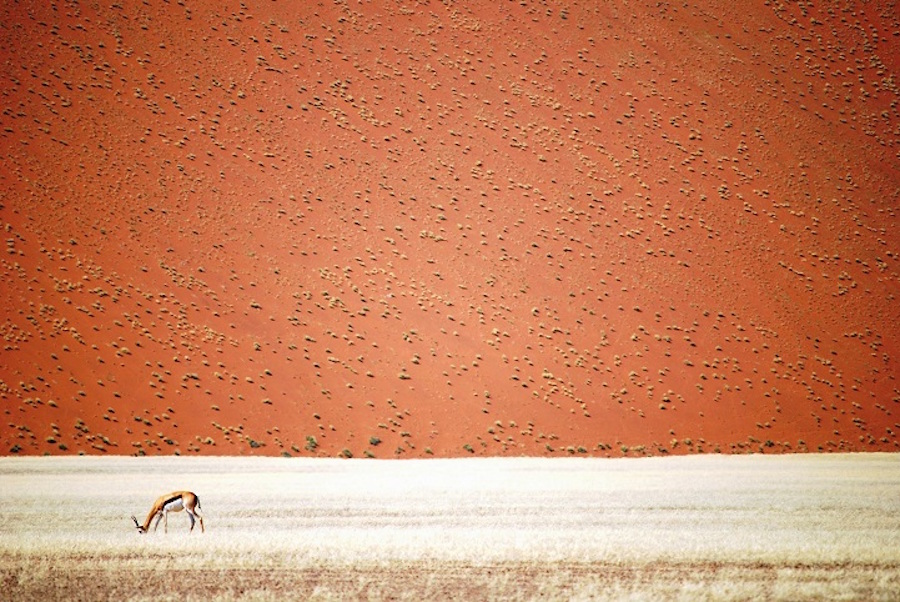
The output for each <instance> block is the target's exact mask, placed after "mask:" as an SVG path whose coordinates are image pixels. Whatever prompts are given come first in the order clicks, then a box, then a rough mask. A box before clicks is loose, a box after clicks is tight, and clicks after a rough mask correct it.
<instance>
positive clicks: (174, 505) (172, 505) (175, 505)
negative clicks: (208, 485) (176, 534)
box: [163, 498, 184, 512]
mask: <svg viewBox="0 0 900 602" xmlns="http://www.w3.org/2000/svg"><path fill="white" fill-rule="evenodd" d="M163 509H164V510H165V511H166V512H179V511H181V510H184V501H183V500H182V499H181V498H178V499H177V500H172V501H171V502H169V503H168V504H166V505H165V506H163Z"/></svg>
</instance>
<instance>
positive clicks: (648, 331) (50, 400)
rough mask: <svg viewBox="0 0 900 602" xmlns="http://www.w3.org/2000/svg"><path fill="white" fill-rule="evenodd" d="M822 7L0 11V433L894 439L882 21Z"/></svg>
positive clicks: (668, 444)
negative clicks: (0, 238) (1, 236)
mask: <svg viewBox="0 0 900 602" xmlns="http://www.w3.org/2000/svg"><path fill="white" fill-rule="evenodd" d="M828 6H829V8H815V7H813V6H812V3H803V2H800V3H794V2H786V3H781V2H758V3H749V4H748V3H734V2H730V1H724V0H711V1H709V2H700V3H666V2H661V3H656V2H647V3H640V2H638V3H621V2H606V1H602V2H580V1H577V0H576V1H575V2H565V3H560V2H556V1H554V0H550V1H548V2H532V1H531V0H526V1H522V2H518V1H513V2H511V1H507V0H501V1H500V2H483V1H478V2H465V3H462V2H460V3H440V2H427V1H426V2H356V1H349V2H322V3H313V2H284V1H282V2H266V3H259V4H257V3H247V4H243V3H237V2H231V1H228V0H226V1H224V2H223V1H215V2H212V1H202V2H184V1H167V2H146V3H139V2H131V1H126V2H117V3H101V4H91V3H76V2H46V1H44V0H24V1H22V2H7V3H4V5H3V6H2V7H0V24H2V25H0V49H2V53H3V57H4V58H3V64H2V67H0V69H2V78H3V79H2V81H3V83H2V86H0V104H2V116H0V123H2V130H0V144H2V153H3V158H2V168H0V178H2V179H0V184H2V191H3V192H2V197H0V218H2V220H0V221H2V226H3V228H4V230H5V238H6V245H5V249H4V252H3V255H2V259H0V261H2V264H0V269H2V275H3V282H4V286H3V287H2V316H0V329H2V333H3V339H4V340H3V351H2V354H0V387H2V389H0V400H2V408H3V414H4V415H3V422H2V427H0V453H3V454H14V453H15V454H44V453H50V454H63V453H65V454H74V453H81V452H85V453H91V454H96V453H108V454H144V453H146V454H173V453H181V454H266V455H277V454H290V455H327V456H334V455H337V454H341V453H344V454H345V455H349V454H352V455H353V456H355V457H360V456H364V455H367V454H371V455H374V456H376V457H415V456H424V457H428V456H429V455H433V456H459V455H468V454H470V453H473V454H479V455H505V454H509V455H523V454H548V455H556V454H571V453H574V454H589V455H615V456H618V455H621V454H623V453H626V454H631V455H638V454H653V455H657V454H666V453H698V452H716V451H721V452H724V453H744V452H758V451H763V452H766V453H770V452H771V453H782V452H798V451H817V450H822V451H838V450H841V451H876V450H878V451H896V450H897V448H898V439H897V433H898V431H900V424H898V423H900V413H898V412H900V383H898V380H897V379H898V372H900V370H898V365H897V363H896V362H897V361H898V356H900V349H898V345H900V337H898V324H900V304H898V302H897V295H898V292H900V286H898V252H900V248H898V246H900V244H898V243H900V239H898V235H897V216H896V212H897V211H898V207H897V203H898V197H900V192H898V189H900V138H898V136H900V125H898V124H900V107H898V100H900V97H898V89H897V76H898V71H900V50H898V49H900V17H898V13H897V12H896V11H895V10H894V8H895V7H894V5H893V3H892V2H887V1H870V2H864V1H862V0H848V1H847V2H843V3H840V5H837V4H834V5H831V4H829V5H828ZM311 442H313V443H314V444H310V443H311Z"/></svg>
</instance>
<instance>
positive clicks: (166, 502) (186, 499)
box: [131, 491, 206, 533]
mask: <svg viewBox="0 0 900 602" xmlns="http://www.w3.org/2000/svg"><path fill="white" fill-rule="evenodd" d="M182 510H185V511H186V512H187V514H188V518H190V519H191V531H193V530H194V522H195V520H194V519H199V520H200V530H201V531H203V532H204V533H205V532H206V529H205V528H204V526H203V517H202V516H200V513H199V512H198V510H200V498H198V497H197V495H196V494H195V493H193V492H190V491H173V492H172V493H169V494H167V495H164V496H162V497H160V498H159V499H157V500H156V501H155V502H154V503H153V508H151V509H150V514H148V515H147V520H145V521H144V524H143V525H142V524H140V523H139V522H138V520H137V519H136V518H135V517H134V516H132V517H131V520H133V521H134V526H135V527H137V530H138V533H146V532H147V531H149V530H150V522H151V521H153V518H154V517H156V524H155V525H154V526H153V530H154V531H156V530H157V529H158V528H159V521H163V528H164V529H165V532H166V533H168V532H169V517H168V515H169V512H181V511H182ZM188 532H189V533H190V531H188Z"/></svg>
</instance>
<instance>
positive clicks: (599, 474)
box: [0, 454, 900, 600]
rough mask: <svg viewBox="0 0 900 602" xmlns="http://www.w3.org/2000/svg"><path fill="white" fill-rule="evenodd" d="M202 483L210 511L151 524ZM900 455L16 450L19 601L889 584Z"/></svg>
mask: <svg viewBox="0 0 900 602" xmlns="http://www.w3.org/2000/svg"><path fill="white" fill-rule="evenodd" d="M180 488H190V489H192V490H194V491H195V492H196V493H197V494H198V495H199V497H200V499H201V506H202V511H203V514H204V516H205V526H206V530H205V532H204V533H200V532H199V530H197V531H195V532H194V533H192V534H189V533H188V525H189V523H188V520H187V517H186V516H185V515H184V514H183V513H180V514H173V515H172V516H171V520H170V521H169V525H168V528H169V531H168V533H167V534H164V533H163V531H162V527H161V528H160V531H159V532H151V533H150V534H147V535H139V534H138V533H136V532H135V530H134V528H133V526H132V523H131V520H130V516H131V515H132V514H135V515H137V516H138V517H139V519H142V518H143V517H144V513H145V512H147V510H148V509H149V507H150V505H151V503H152V501H153V500H154V499H155V498H156V497H157V496H158V495H161V494H163V493H166V492H168V491H170V490H175V489H180ZM898 492H900V456H897V455H891V454H844V455H786V456H785V455H782V456H761V455H754V456H687V457H669V458H644V459H635V458H631V459H625V458H622V459H587V458H569V459H496V458H495V459H482V458H471V459H464V460H432V461H422V460H407V461H384V460H370V461H363V460H347V461H342V460H329V459H324V460H323V459H297V458H295V459H286V458H241V459H237V458H222V457H218V458H212V457H205V458H125V457H104V458H97V457H91V458H87V457H66V458H4V459H2V460H0V579H2V584H3V588H4V599H7V600H37V599H41V600H53V599H57V600H59V599H66V600H77V599H85V600H87V599H90V600H99V599H113V598H115V599H118V600H161V599H179V600H197V599H203V600H232V599H245V600H268V599H290V598H294V599H314V600H328V599H372V600H379V599H381V600H385V599H392V600H395V599H415V600H422V599H442V600H452V599H459V600H476V599H484V600H490V599H537V598H540V599H567V600H568V599H591V600H602V599H651V598H652V599H658V600H666V599H673V600H678V599H690V600H696V599H714V600H729V599H741V600H747V599H764V600H773V599H775V600H777V599H784V600H788V599H790V600H804V599H806V600H823V599H828V600H839V599H846V600H863V599H865V600H879V599H881V600H887V599H895V596H896V592H897V591H900V545H898V544H900V495H898Z"/></svg>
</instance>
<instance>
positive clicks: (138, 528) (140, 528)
mask: <svg viewBox="0 0 900 602" xmlns="http://www.w3.org/2000/svg"><path fill="white" fill-rule="evenodd" d="M131 520H133V521H134V526H135V527H137V530H138V533H140V534H141V535H143V534H144V533H146V532H147V530H146V529H145V528H144V527H143V526H142V525H141V523H139V522H138V519H136V518H135V517H134V516H132V517H131Z"/></svg>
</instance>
